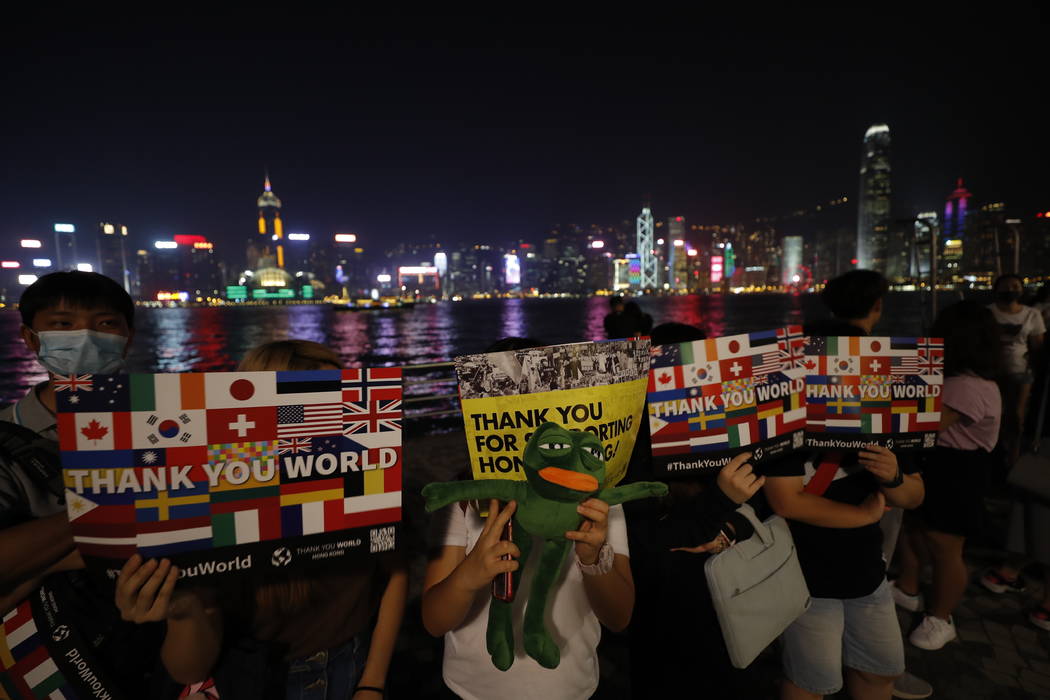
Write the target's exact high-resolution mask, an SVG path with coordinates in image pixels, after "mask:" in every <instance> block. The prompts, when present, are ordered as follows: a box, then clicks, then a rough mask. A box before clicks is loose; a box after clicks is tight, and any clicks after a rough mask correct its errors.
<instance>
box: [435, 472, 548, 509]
mask: <svg viewBox="0 0 1050 700" xmlns="http://www.w3.org/2000/svg"><path fill="white" fill-rule="evenodd" d="M527 488H528V487H527V486H526V484H525V482H524V481H511V480H509V479H479V480H477V481H445V482H437V483H433V484H427V485H426V486H424V487H423V498H425V499H426V509H427V512H428V513H433V512H434V511H435V510H438V509H440V508H444V507H445V506H447V505H448V504H450V503H456V502H458V501H487V500H488V499H490V498H495V499H498V500H500V501H519V502H520V501H521V499H522V498H523V497H524V495H525V491H526V490H527Z"/></svg>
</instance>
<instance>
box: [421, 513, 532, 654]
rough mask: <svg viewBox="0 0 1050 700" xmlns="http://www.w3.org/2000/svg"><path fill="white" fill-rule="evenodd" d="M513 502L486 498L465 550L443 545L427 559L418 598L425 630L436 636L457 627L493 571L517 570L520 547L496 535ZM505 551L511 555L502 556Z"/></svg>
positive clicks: (502, 526) (497, 572)
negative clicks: (477, 531)
mask: <svg viewBox="0 0 1050 700" xmlns="http://www.w3.org/2000/svg"><path fill="white" fill-rule="evenodd" d="M516 506H517V504H516V503H515V502H514V501H511V502H510V503H508V504H507V505H506V506H505V507H504V508H503V509H502V510H501V509H500V507H499V501H496V500H492V501H490V502H489V516H488V518H487V519H486V520H485V528H484V529H483V530H482V531H481V536H480V537H479V538H478V541H477V542H476V543H475V544H474V547H473V549H471V550H470V552H469V553H467V551H466V549H467V548H466V546H463V547H459V546H456V545H444V546H442V547H441V548H440V549H439V550H438V553H437V555H436V556H435V557H433V558H431V560H430V561H429V562H428V563H427V570H426V574H425V576H424V578H423V599H422V609H423V626H424V627H425V628H426V630H427V632H430V634H432V635H434V636H435V637H440V636H442V635H444V634H445V633H446V632H449V631H451V630H454V629H456V628H457V627H459V626H460V625H461V624H463V620H464V619H465V618H466V617H467V613H469V612H470V608H471V606H472V605H473V604H474V598H475V597H476V596H477V594H478V592H479V591H481V590H482V589H484V588H485V587H487V586H489V585H490V584H491V583H492V579H493V578H495V577H496V575H497V574H501V573H505V572H510V571H516V570H517V568H518V557H520V556H521V551H520V550H519V549H518V547H517V545H515V544H514V543H513V542H510V541H508V540H501V539H500V535H501V534H502V532H503V528H504V526H505V525H506V524H507V521H508V520H510V518H511V516H512V515H514V510H515V508H516ZM450 507H452V508H458V507H459V506H456V505H453V506H450ZM506 554H509V555H511V557H512V558H511V559H502V558H501V557H503V556H504V555H506Z"/></svg>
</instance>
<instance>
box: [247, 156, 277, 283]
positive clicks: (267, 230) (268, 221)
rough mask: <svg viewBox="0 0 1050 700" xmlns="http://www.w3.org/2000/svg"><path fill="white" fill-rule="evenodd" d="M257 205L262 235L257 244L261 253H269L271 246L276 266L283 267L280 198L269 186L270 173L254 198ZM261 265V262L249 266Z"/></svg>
mask: <svg viewBox="0 0 1050 700" xmlns="http://www.w3.org/2000/svg"><path fill="white" fill-rule="evenodd" d="M256 203H257V204H258V205H259V235H260V236H262V237H263V239H262V241H260V242H259V244H257V247H259V248H260V249H261V254H262V255H269V254H270V250H271V248H272V249H274V250H276V261H275V262H276V266H277V267H280V268H283V267H284V244H283V239H284V224H283V223H282V222H281V200H280V199H278V198H277V195H275V194H274V193H273V189H272V188H271V186H270V175H269V173H267V174H266V179H265V181H264V182H263V193H262V194H261V195H259V199H258V200H256ZM256 266H259V267H262V266H263V265H262V264H258V265H252V264H251V263H250V262H249V267H256Z"/></svg>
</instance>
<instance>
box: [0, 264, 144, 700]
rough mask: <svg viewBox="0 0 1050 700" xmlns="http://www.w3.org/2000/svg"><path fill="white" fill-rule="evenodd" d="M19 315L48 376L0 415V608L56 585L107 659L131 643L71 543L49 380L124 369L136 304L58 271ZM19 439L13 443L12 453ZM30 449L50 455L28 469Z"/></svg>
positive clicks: (105, 285) (91, 280)
mask: <svg viewBox="0 0 1050 700" xmlns="http://www.w3.org/2000/svg"><path fill="white" fill-rule="evenodd" d="M19 311H20V313H21V315H22V323H23V325H22V330H21V334H22V339H23V341H24V342H25V344H26V346H27V347H28V348H29V349H30V350H31V351H32V352H33V353H34V354H35V355H36V356H37V359H38V361H39V362H40V364H41V365H43V366H44V368H45V369H47V371H48V375H49V376H48V379H47V381H44V382H41V383H40V384H38V385H36V386H35V387H33V388H32V389H30V391H29V392H28V393H27V394H26V396H25V397H23V398H22V399H21V400H20V401H18V402H17V403H15V404H14V405H12V406H9V407H7V408H5V409H3V410H2V411H0V421H6V422H7V423H8V424H10V423H13V424H15V426H18V427H14V426H10V425H7V424H2V425H0V427H2V428H3V430H2V431H0V435H2V440H0V442H2V446H3V447H4V449H3V450H0V614H2V613H6V612H7V611H8V610H10V609H12V608H13V607H14V606H15V605H17V604H18V603H19V602H21V601H22V600H24V599H26V598H27V597H28V596H30V595H31V594H33V593H34V591H35V590H36V589H37V588H38V587H39V586H40V585H41V584H42V583H44V582H45V580H46V581H47V582H48V584H47V585H49V586H52V585H53V586H55V587H56V590H58V589H61V593H59V595H61V596H65V597H66V598H67V600H68V602H69V605H68V606H66V607H67V608H76V609H77V610H78V611H83V612H85V613H87V612H88V611H90V612H91V614H90V615H85V616H84V618H85V619H83V620H82V621H83V627H84V629H83V630H82V631H83V632H84V634H85V637H87V638H90V639H91V641H92V644H93V645H94V646H95V648H96V651H97V652H98V654H99V656H100V660H101V661H102V662H103V663H104V664H105V660H106V657H107V656H115V657H118V658H119V655H121V654H124V653H125V652H126V647H127V646H128V644H131V645H132V646H137V645H138V642H137V641H131V642H129V640H128V639H127V638H122V632H121V630H120V627H121V625H120V621H119V613H117V611H116V608H115V606H114V605H113V593H112V588H111V584H109V583H107V582H105V581H104V580H103V581H97V580H93V579H92V578H91V577H89V576H87V575H86V574H85V573H84V572H82V571H80V570H81V569H83V567H84V564H83V561H82V560H81V558H80V556H79V554H78V552H77V551H76V549H75V547H74V543H73V537H72V533H71V531H70V527H69V521H68V518H67V515H66V507H65V500H64V489H63V487H62V477H61V470H60V468H59V465H58V460H57V454H58V446H57V441H58V430H57V419H56V416H55V385H54V382H55V380H56V378H61V377H68V376H71V375H74V376H80V375H85V374H107V373H116V372H120V371H122V370H123V369H124V358H125V356H126V355H127V351H128V347H129V344H130V342H131V338H132V335H133V333H134V304H133V302H132V300H131V297H130V296H128V294H127V292H126V291H124V289H123V288H122V287H121V286H120V285H118V284H117V283H116V282H114V281H113V280H111V279H109V278H108V277H104V276H103V275H100V274H97V273H94V272H55V273H52V274H49V275H45V276H43V277H41V278H40V279H39V280H37V281H36V282H34V283H33V284H32V285H30V286H29V287H27V288H26V290H25V292H24V293H23V294H22V298H21V299H20V301H19ZM34 434H35V435H34ZM16 444H18V445H19V447H18V448H13V449H12V446H13V445H16ZM27 450H29V451H34V452H35V454H37V455H48V454H49V453H50V455H51V456H53V458H52V459H46V458H42V459H38V460H37V461H36V465H37V467H36V468H32V467H29V466H27V465H28V464H30V460H27V459H18V458H17V457H16V455H19V454H28V452H27ZM54 574H60V575H59V576H57V577H56V576H53V575H54ZM88 617H90V618H91V619H87V618H88ZM80 622H81V621H79V620H78V621H77V623H78V624H79V623H80ZM99 630H104V633H103V632H100V631H99ZM117 647H120V648H119V649H118V648H117ZM145 647H148V645H144V646H143V647H142V648H145ZM154 649H155V648H154ZM105 665H106V666H114V668H113V669H112V673H111V674H110V675H111V677H112V679H113V681H114V684H115V685H116V686H118V687H121V686H122V687H123V688H124V689H129V688H130V689H131V690H130V692H129V696H131V695H132V693H135V692H138V691H139V690H140V689H141V686H140V685H139V682H140V681H141V678H134V677H132V676H131V675H130V674H128V673H126V672H127V671H128V670H129V669H127V668H125V669H121V668H119V666H120V664H105ZM151 665H152V664H150V666H151ZM136 671H137V672H139V676H141V675H142V674H141V672H140V671H138V669H136ZM129 684H130V685H129Z"/></svg>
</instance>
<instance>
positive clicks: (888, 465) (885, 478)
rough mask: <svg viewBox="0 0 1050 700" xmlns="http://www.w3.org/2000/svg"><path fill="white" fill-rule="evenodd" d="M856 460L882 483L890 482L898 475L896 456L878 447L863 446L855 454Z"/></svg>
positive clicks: (898, 467)
mask: <svg viewBox="0 0 1050 700" xmlns="http://www.w3.org/2000/svg"><path fill="white" fill-rule="evenodd" d="M857 459H858V461H859V462H860V464H861V466H862V467H864V468H865V469H867V470H868V471H869V472H871V473H872V474H874V475H875V478H876V479H878V480H879V481H882V482H892V481H894V480H895V479H896V478H897V474H899V473H900V466H899V465H898V464H897V456H896V455H895V454H893V452H891V451H890V450H889V449H887V448H885V447H881V446H879V445H865V447H864V449H863V450H861V451H860V452H859V453H857Z"/></svg>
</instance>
